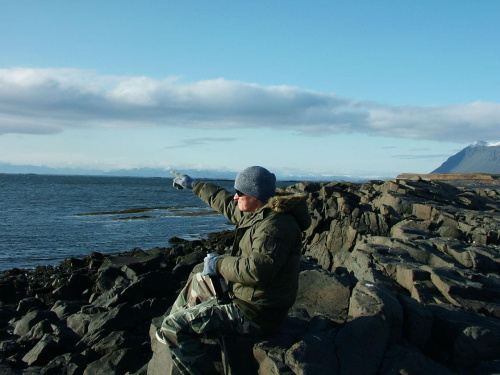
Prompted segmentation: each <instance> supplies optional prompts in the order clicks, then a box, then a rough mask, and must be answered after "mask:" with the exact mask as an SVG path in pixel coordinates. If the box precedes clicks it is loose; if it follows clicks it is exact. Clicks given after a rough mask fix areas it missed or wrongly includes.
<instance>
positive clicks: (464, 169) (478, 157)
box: [432, 141, 500, 174]
mask: <svg viewBox="0 0 500 375" xmlns="http://www.w3.org/2000/svg"><path fill="white" fill-rule="evenodd" d="M432 173H489V174H500V142H497V143H491V142H485V141H476V142H474V143H472V144H471V145H469V146H467V147H466V148H464V149H463V150H462V151H460V152H459V153H457V154H455V155H453V156H451V157H450V158H449V159H448V160H446V161H445V162H444V163H443V164H442V165H441V166H440V167H439V168H437V169H435V170H434V171H432Z"/></svg>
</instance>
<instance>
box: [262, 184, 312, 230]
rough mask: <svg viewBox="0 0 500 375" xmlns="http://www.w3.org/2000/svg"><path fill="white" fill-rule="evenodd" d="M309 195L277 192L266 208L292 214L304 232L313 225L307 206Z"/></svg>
mask: <svg viewBox="0 0 500 375" xmlns="http://www.w3.org/2000/svg"><path fill="white" fill-rule="evenodd" d="M307 198H308V195H307V194H299V193H297V194H287V193H281V192H277V193H276V195H275V196H274V197H271V198H269V200H268V201H267V204H266V206H267V207H269V208H270V209H271V210H273V211H274V212H277V213H289V214H291V215H292V216H293V217H294V218H295V220H296V221H297V224H299V227H300V229H301V230H302V231H304V230H306V229H307V228H309V226H310V225H311V214H310V213H309V210H308V206H307V203H306V201H307Z"/></svg>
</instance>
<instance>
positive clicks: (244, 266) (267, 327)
mask: <svg viewBox="0 0 500 375" xmlns="http://www.w3.org/2000/svg"><path fill="white" fill-rule="evenodd" d="M172 173H173V174H174V175H175V176H176V177H175V178H174V181H173V184H174V186H175V187H177V188H179V189H184V188H185V189H192V190H193V192H194V193H195V194H196V195H198V196H199V197H200V198H201V199H202V200H203V201H204V202H206V203H208V204H209V205H210V206H211V207H212V208H213V209H215V210H216V211H218V212H219V213H221V214H223V215H224V216H226V217H227V218H228V219H229V220H230V221H231V222H232V223H234V224H236V232H235V240H234V244H233V248H232V251H231V255H227V256H222V257H221V256H218V255H215V256H213V254H211V255H212V256H207V257H206V258H205V261H204V269H203V272H202V273H197V274H195V275H193V277H191V278H190V280H189V281H188V283H187V284H186V286H185V287H184V289H183V291H182V292H181V293H180V294H179V296H178V298H177V300H176V301H175V303H174V305H173V307H172V309H171V311H170V315H168V316H167V317H166V318H165V319H164V321H163V323H162V326H161V328H160V329H159V330H158V332H157V334H156V336H157V338H158V340H159V341H160V342H162V343H164V344H166V345H168V346H169V348H170V351H171V352H172V358H173V361H174V363H175V364H176V366H177V368H178V369H179V370H180V371H181V372H182V373H186V374H211V373H214V367H213V364H212V363H211V361H210V360H209V358H207V355H206V353H205V350H204V347H203V344H202V342H201V338H215V337H220V336H221V335H226V334H241V335H261V334H264V333H268V332H272V331H275V330H277V329H278V328H279V327H280V325H281V324H282V323H283V321H284V320H285V318H286V316H287V313H288V310H289V309H290V308H291V307H292V305H293V304H294V302H295V299H296V296H297V289H298V280H299V268H300V256H301V250H302V231H304V230H305V229H307V228H308V227H309V225H310V224H311V217H310V215H309V212H308V207H307V204H306V202H305V201H306V199H307V195H305V194H289V195H280V194H276V177H275V175H274V174H273V173H271V172H269V171H268V170H267V169H265V168H262V167H258V166H254V167H249V168H246V169H244V170H243V171H242V172H240V173H239V174H238V176H237V177H236V180H235V184H234V187H235V190H236V194H232V193H229V192H228V191H226V190H224V189H222V188H220V187H218V186H216V185H214V184H211V183H205V182H201V181H196V180H194V179H192V178H191V177H189V176H187V175H184V174H179V173H176V172H172ZM207 276H212V277H213V276H219V277H222V278H223V279H224V280H225V282H226V284H227V288H228V290H229V295H230V296H231V299H232V300H231V301H230V303H227V304H220V303H218V301H217V298H215V297H214V290H213V286H212V284H211V282H210V278H208V277H207Z"/></svg>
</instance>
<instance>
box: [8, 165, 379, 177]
mask: <svg viewBox="0 0 500 375" xmlns="http://www.w3.org/2000/svg"><path fill="white" fill-rule="evenodd" d="M178 171H179V172H182V173H185V174H188V175H190V176H192V177H194V178H199V179H206V180H234V179H235V178H236V175H237V174H238V171H219V170H209V169H180V170H178ZM0 173H12V174H17V173H21V174H28V173H33V174H42V175H70V176H73V175H79V176H82V175H85V176H110V177H162V178H172V177H173V176H172V175H171V174H170V170H169V169H162V168H133V169H117V170H111V171H102V170H96V169H83V168H51V167H45V166H33V165H13V164H9V163H1V162H0ZM276 178H277V179H278V180H281V181H350V182H361V181H366V180H367V179H368V178H364V177H355V176H334V175H329V176H324V175H314V174H308V175H302V174H298V173H297V174H290V173H280V172H279V171H276ZM385 178H389V177H385ZM385 178H380V179H385ZM370 179H371V178H370Z"/></svg>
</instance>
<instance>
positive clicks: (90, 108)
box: [0, 0, 500, 178]
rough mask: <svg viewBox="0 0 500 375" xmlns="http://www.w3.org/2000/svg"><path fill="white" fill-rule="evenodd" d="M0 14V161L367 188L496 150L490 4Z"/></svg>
mask: <svg viewBox="0 0 500 375" xmlns="http://www.w3.org/2000/svg"><path fill="white" fill-rule="evenodd" d="M0 9H2V11H1V12H0V51H1V53H0V164H1V163H7V164H13V165H36V166H48V167H54V168H68V167H69V168H88V169H94V170H95V169H97V170H103V171H109V170H115V169H129V168H161V169H165V170H169V169H174V170H179V171H182V170H183V169H200V170H203V169H211V170H220V171H239V170H241V169H243V168H246V167H248V166H251V165H261V166H264V167H266V168H268V169H270V170H271V171H273V172H275V173H276V174H277V175H282V176H284V175H310V176H313V175H315V176H325V177H328V176H333V175H345V176H357V177H363V178H365V177H375V178H377V177H395V176H397V175H398V174H400V173H429V172H431V171H432V170H434V169H436V168H438V167H439V166H440V165H441V164H442V163H443V162H445V161H446V160H447V159H448V158H449V157H450V156H452V155H454V154H456V153H457V152H459V151H460V150H462V149H463V148H465V147H467V146H468V145H469V144H471V143H473V142H475V141H478V140H482V141H486V142H498V141H500V133H499V130H498V129H499V125H500V90H499V87H500V71H499V66H500V22H498V20H499V17H500V1H497V0H481V1H477V0H468V1H466V0H440V1H434V0H421V1H416V0H415V1H410V0H380V1H373V0H353V1H335V0H328V1H314V2H311V1H305V0H304V1H298V0H288V1H270V0H267V1H260V0H256V1H251V2H249V1H168V0H163V1H155V0H150V1H113V0H108V1H94V0H90V1H84V2H83V1H81V2H70V1H58V0H51V1H34V0H33V1H23V0H19V1H11V0H0ZM198 177H203V176H198Z"/></svg>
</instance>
